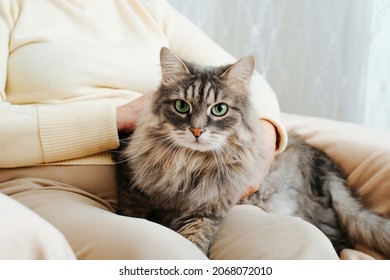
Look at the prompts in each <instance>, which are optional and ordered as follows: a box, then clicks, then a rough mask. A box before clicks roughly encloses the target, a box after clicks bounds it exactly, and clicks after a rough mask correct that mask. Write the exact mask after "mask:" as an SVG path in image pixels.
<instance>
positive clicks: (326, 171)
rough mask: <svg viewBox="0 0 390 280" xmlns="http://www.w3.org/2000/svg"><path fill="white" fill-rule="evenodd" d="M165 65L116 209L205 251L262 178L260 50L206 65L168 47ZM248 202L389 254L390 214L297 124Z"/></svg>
mask: <svg viewBox="0 0 390 280" xmlns="http://www.w3.org/2000/svg"><path fill="white" fill-rule="evenodd" d="M161 67H162V72H163V79H162V83H161V85H160V88H159V89H158V91H157V92H156V93H155V94H154V97H153V99H152V101H151V102H150V106H149V109H148V110H146V112H145V115H144V116H143V117H142V118H141V119H140V121H139V123H138V125H137V129H136V131H135V132H134V134H133V135H132V136H131V137H130V138H129V139H127V141H126V142H128V146H127V147H126V148H125V149H124V151H123V152H122V153H121V156H120V158H119V159H118V162H119V163H120V164H119V167H120V168H119V169H118V170H119V172H118V178H119V188H118V202H119V205H118V213H120V214H123V215H128V216H133V217H142V218H148V219H151V220H154V221H157V222H159V223H161V224H164V225H166V226H168V227H170V228H172V229H173V230H176V231H177V232H179V233H180V234H182V235H183V236H184V237H186V238H188V239H189V240H191V241H192V242H194V243H195V244H196V245H197V246H198V247H199V248H200V249H201V250H202V251H203V252H204V253H207V251H208V248H209V246H210V243H211V242H212V239H213V236H214V234H215V231H216V229H217V227H218V224H219V223H220V221H221V219H222V218H223V217H224V215H225V214H226V211H227V210H228V209H229V208H230V207H232V206H233V205H234V204H236V203H237V201H238V198H239V195H240V193H241V192H242V191H243V190H245V188H246V187H248V186H249V185H251V184H253V183H256V182H257V180H258V179H259V178H260V174H259V173H260V170H261V165H262V164H263V160H264V159H263V157H262V153H263V150H262V143H261V141H260V139H261V137H260V134H261V131H260V126H259V124H258V120H257V118H256V115H255V113H254V109H253V107H252V105H251V102H250V96H249V92H248V88H249V82H250V79H251V76H252V73H253V69H254V59H253V58H252V57H245V58H243V59H241V60H240V61H238V62H237V63H235V64H233V65H227V66H222V67H203V66H198V65H195V64H191V63H188V62H185V61H182V60H181V59H179V58H178V57H176V56H175V55H174V54H173V53H171V52H170V51H169V50H168V49H166V48H163V49H162V50H161ZM244 203H248V204H254V205H257V206H259V207H261V208H263V209H264V210H265V211H268V212H272V213H276V214H280V215H289V216H298V217H301V218H302V219H304V220H306V221H308V222H310V223H312V224H314V225H315V226H317V227H318V228H319V229H320V230H321V231H322V232H324V233H325V234H326V235H327V236H328V238H329V239H330V240H331V241H332V243H333V245H334V247H335V249H336V250H337V251H340V250H341V249H343V248H345V247H348V246H349V245H350V244H351V243H352V242H359V243H361V244H364V245H366V246H368V247H370V248H373V249H375V250H376V251H378V252H380V253H382V254H383V255H384V256H386V257H387V258H389V257H390V221H389V220H387V219H385V218H383V217H380V216H378V215H376V214H373V213H371V212H370V211H368V210H367V209H364V208H363V206H362V204H361V203H360V202H359V201H358V200H357V199H356V198H355V197H354V196H353V194H352V193H351V191H350V189H349V188H348V187H347V185H346V183H345V180H344V178H343V175H342V172H341V170H340V168H339V167H338V166H337V165H336V164H335V163H333V162H332V161H331V160H330V159H329V157H327V156H326V155H325V154H324V153H323V152H322V151H320V150H318V149H315V148H313V147H311V146H309V145H308V144H306V143H305V142H304V141H302V140H301V139H300V138H299V137H298V136H296V135H294V134H291V135H290V141H289V145H288V147H287V149H286V151H285V152H284V153H282V154H280V155H279V156H277V157H276V159H275V161H274V162H273V164H272V166H271V168H270V171H269V174H268V175H267V176H266V178H265V180H264V182H263V183H262V186H261V189H260V190H259V191H258V192H256V193H254V194H253V195H252V196H250V197H249V198H247V199H246V200H245V201H244Z"/></svg>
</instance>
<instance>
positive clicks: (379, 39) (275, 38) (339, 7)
mask: <svg viewBox="0 0 390 280" xmlns="http://www.w3.org/2000/svg"><path fill="white" fill-rule="evenodd" d="M169 2H170V3H171V4H172V5H173V6H174V7H175V8H176V9H177V10H179V11H180V12H182V13H183V14H184V15H185V16H187V17H188V18H189V19H190V20H192V21H193V22H194V23H195V24H197V25H198V26H199V27H200V28H201V29H203V30H204V31H205V32H206V33H207V34H208V35H209V36H210V37H211V38H213V39H214V40H215V41H216V42H217V43H219V44H220V45H221V46H222V47H223V48H225V49H226V50H227V51H229V52H230V53H232V54H233V55H235V56H236V57H237V58H238V57H241V56H244V55H247V54H252V55H255V57H256V59H257V70H258V71H259V72H260V73H261V74H262V75H263V76H264V77H265V78H266V79H267V80H268V82H269V83H270V85H271V86H272V88H273V89H274V91H275V92H276V94H277V96H278V99H279V102H280V106H281V109H282V111H284V112H288V113H296V114H303V115H312V116H319V117H326V118H332V119H336V120H342V121H350V122H355V123H359V124H363V125H368V126H371V127H375V128H380V129H387V130H388V129H390V113H389V111H390V0H185V1H183V0H170V1H169Z"/></svg>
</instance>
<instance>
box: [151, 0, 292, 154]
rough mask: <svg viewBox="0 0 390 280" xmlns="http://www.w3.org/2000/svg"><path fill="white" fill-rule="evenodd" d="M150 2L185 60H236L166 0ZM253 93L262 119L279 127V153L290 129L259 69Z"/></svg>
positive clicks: (218, 62)
mask: <svg viewBox="0 0 390 280" xmlns="http://www.w3.org/2000/svg"><path fill="white" fill-rule="evenodd" d="M147 3H148V5H147V6H148V7H149V9H150V11H151V13H152V14H153V15H154V16H155V18H156V19H157V21H159V23H160V24H161V25H162V26H163V32H164V34H165V36H166V37H167V40H168V44H169V45H168V47H169V48H170V49H171V50H172V51H173V52H175V53H176V54H177V55H178V56H180V57H181V58H183V59H184V60H187V61H190V62H195V63H198V64H204V65H214V66H218V65H223V64H229V63H234V62H235V61H236V59H235V58H234V57H232V56H231V55H230V54H228V53H227V52H226V51H225V50H223V49H222V48H221V47H220V46H219V45H218V44H216V43H215V42H214V41H213V40H211V39H210V38H209V37H208V36H207V35H206V34H205V33H203V32H202V31H201V30H200V29H199V28H197V27H196V26H195V25H194V24H193V23H192V22H191V21H190V20H188V19H187V18H185V17H184V16H183V15H181V14H180V13H178V12H177V11H176V10H175V9H173V8H172V7H171V6H170V5H169V4H168V3H167V2H166V1H161V0H158V1H156V0H152V1H148V2H147ZM251 92H252V98H253V102H254V105H255V108H256V109H257V112H258V116H259V118H261V119H263V120H267V121H269V122H271V123H272V124H273V125H274V126H275V129H276V131H277V134H278V139H277V150H276V152H277V153H279V152H282V151H283V150H284V149H285V147H286V145H287V132H286V129H285V128H284V126H283V125H282V123H281V120H280V109H279V103H278V100H277V99H276V96H275V93H274V92H273V90H272V89H271V87H270V86H269V84H268V83H267V81H266V80H265V79H264V78H263V77H262V76H261V75H260V74H259V73H257V72H255V74H254V76H253V78H252V82H251Z"/></svg>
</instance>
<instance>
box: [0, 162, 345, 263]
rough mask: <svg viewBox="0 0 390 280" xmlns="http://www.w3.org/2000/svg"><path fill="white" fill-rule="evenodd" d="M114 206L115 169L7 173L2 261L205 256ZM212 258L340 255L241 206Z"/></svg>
mask: <svg viewBox="0 0 390 280" xmlns="http://www.w3.org/2000/svg"><path fill="white" fill-rule="evenodd" d="M1 193H3V194H5V195H2V194H1ZM115 203H116V191H115V170H114V167H113V166H67V167H65V166H49V167H31V168H16V169H0V213H1V214H0V224H1V225H2V226H1V230H0V259H72V258H74V257H76V258H78V259H206V256H205V255H203V254H202V253H201V252H200V250H198V248H197V247H196V246H195V245H193V244H192V243H191V242H189V241H188V240H187V239H185V238H183V237H182V236H180V235H179V234H177V233H176V232H173V231H171V230H170V229H167V228H165V227H163V226H160V225H158V224H155V223H152V222H149V221H146V220H144V219H136V218H130V217H123V216H119V215H117V214H115V205H116V204H115ZM31 210H32V211H31ZM210 258H211V259H337V258H338V257H337V255H336V253H335V251H334V250H333V247H332V245H331V243H330V242H329V240H328V239H327V238H326V237H325V236H324V235H323V234H322V233H321V232H320V231H319V230H318V229H317V228H315V227H314V226H312V225H311V224H308V223H306V222H304V221H302V220H301V219H298V218H291V217H280V216H274V215H269V214H267V213H265V212H263V211H261V210H260V209H258V208H257V207H254V206H248V205H240V206H235V207H234V208H233V209H231V211H230V212H229V213H228V216H227V217H226V218H225V219H224V221H223V222H222V224H221V226H220V227H219V230H218V232H217V235H216V237H215V240H214V242H213V244H212V246H211V249H210Z"/></svg>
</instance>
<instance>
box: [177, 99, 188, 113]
mask: <svg viewBox="0 0 390 280" xmlns="http://www.w3.org/2000/svg"><path fill="white" fill-rule="evenodd" d="M175 109H176V111H178V112H179V113H181V114H186V113H188V112H189V111H190V104H188V103H187V102H186V101H184V100H183V99H178V100H176V102H175Z"/></svg>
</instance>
